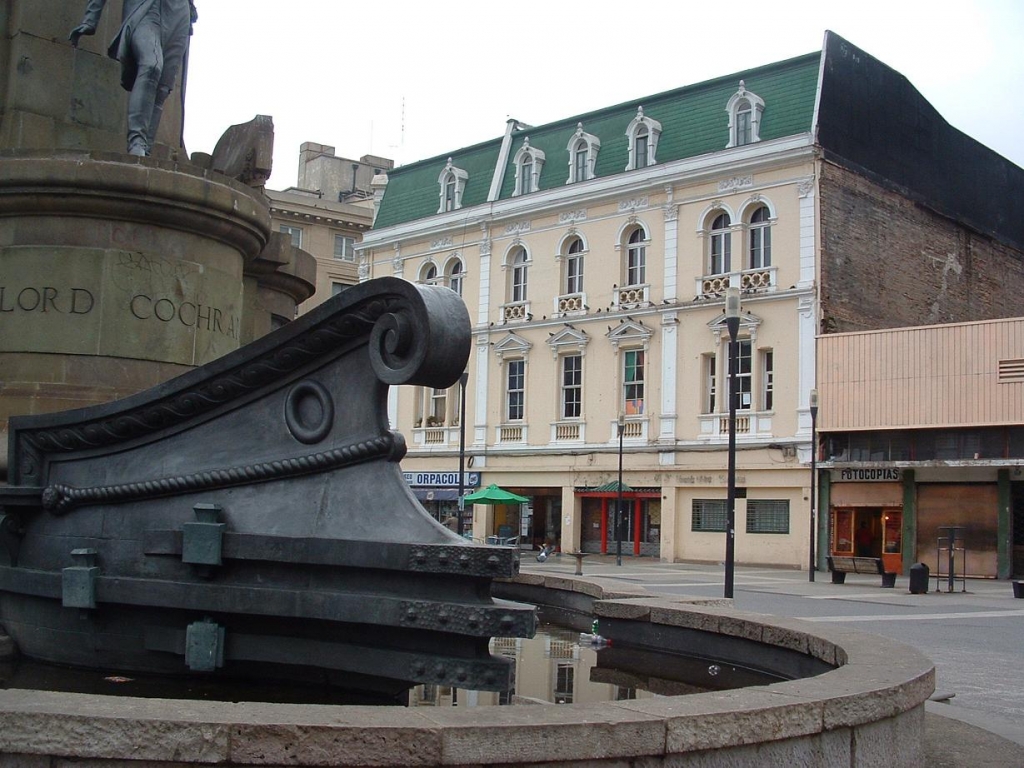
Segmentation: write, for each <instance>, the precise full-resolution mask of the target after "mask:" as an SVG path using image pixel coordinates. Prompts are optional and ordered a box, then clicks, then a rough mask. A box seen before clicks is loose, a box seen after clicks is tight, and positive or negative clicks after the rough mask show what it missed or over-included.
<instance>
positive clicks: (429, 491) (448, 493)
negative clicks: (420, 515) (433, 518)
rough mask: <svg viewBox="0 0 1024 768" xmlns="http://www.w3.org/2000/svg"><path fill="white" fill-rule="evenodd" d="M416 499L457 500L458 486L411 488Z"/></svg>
mask: <svg viewBox="0 0 1024 768" xmlns="http://www.w3.org/2000/svg"><path fill="white" fill-rule="evenodd" d="M412 492H413V493H414V494H415V495H416V499H417V501H458V500H459V489H458V488H413V489H412Z"/></svg>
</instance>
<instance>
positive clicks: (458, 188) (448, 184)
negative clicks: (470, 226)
mask: <svg viewBox="0 0 1024 768" xmlns="http://www.w3.org/2000/svg"><path fill="white" fill-rule="evenodd" d="M468 180H469V174H468V173H466V172H465V171H464V170H462V169H461V168H456V167H455V166H454V165H452V159H451V158H450V157H449V158H448V163H447V165H445V167H444V170H443V171H441V174H440V175H439V176H438V177H437V183H438V185H440V188H441V191H440V198H441V203H440V205H439V206H438V209H437V212H438V213H445V212H447V211H457V210H458V209H459V208H461V207H462V195H463V193H464V192H465V191H466V182H467V181H468Z"/></svg>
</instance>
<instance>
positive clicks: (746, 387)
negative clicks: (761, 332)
mask: <svg viewBox="0 0 1024 768" xmlns="http://www.w3.org/2000/svg"><path fill="white" fill-rule="evenodd" d="M736 346H737V354H736V360H735V365H736V397H737V400H736V409H737V410H740V411H747V410H750V409H751V408H752V407H753V397H752V394H753V393H752V388H751V385H752V377H753V358H752V356H751V343H750V339H740V340H739V341H738V342H737V343H736ZM731 364H733V361H731V360H730V365H731ZM730 382H731V377H730Z"/></svg>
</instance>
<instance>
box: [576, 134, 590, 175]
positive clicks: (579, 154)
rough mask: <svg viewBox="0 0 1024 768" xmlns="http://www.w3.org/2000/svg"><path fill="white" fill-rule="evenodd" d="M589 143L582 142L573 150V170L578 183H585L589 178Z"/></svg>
mask: <svg viewBox="0 0 1024 768" xmlns="http://www.w3.org/2000/svg"><path fill="white" fill-rule="evenodd" d="M587 154H588V153H587V142H585V141H580V142H578V143H577V144H576V149H575V150H573V170H574V174H573V175H574V177H575V178H576V181H583V180H585V179H586V178H587Z"/></svg>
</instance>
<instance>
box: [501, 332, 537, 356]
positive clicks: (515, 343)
mask: <svg viewBox="0 0 1024 768" xmlns="http://www.w3.org/2000/svg"><path fill="white" fill-rule="evenodd" d="M532 347H533V344H531V343H530V342H529V341H527V340H526V339H524V338H523V337H522V336H520V335H519V334H517V333H507V334H505V337H504V338H503V339H502V340H501V341H498V342H495V344H494V354H495V356H496V357H497V358H498V359H499V360H502V359H504V358H505V357H511V358H516V359H519V358H525V357H526V356H527V355H528V353H529V352H530V349H531V348H532Z"/></svg>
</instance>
